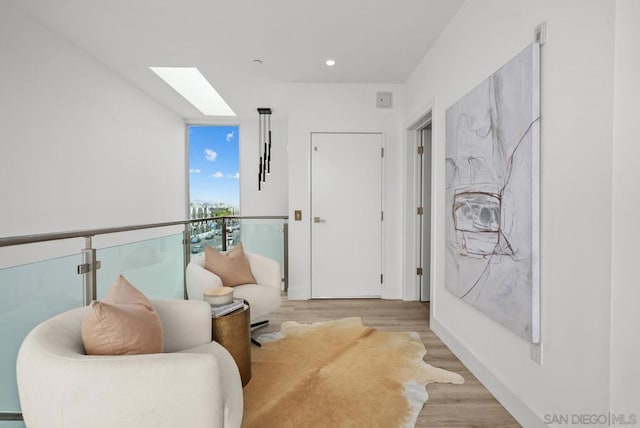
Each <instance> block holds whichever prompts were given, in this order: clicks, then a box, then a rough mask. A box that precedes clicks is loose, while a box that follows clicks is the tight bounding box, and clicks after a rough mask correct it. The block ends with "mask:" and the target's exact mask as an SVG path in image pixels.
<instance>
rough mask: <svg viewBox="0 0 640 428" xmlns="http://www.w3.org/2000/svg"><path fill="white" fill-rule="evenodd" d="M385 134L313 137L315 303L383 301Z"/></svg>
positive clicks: (312, 251)
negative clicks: (339, 299) (343, 299)
mask: <svg viewBox="0 0 640 428" xmlns="http://www.w3.org/2000/svg"><path fill="white" fill-rule="evenodd" d="M381 152H382V134H373V133H372V134H355V133H345V134H337V133H312V134H311V297H313V298H332V297H333V298H336V297H380V296H381V290H382V284H381V283H382V153H381Z"/></svg>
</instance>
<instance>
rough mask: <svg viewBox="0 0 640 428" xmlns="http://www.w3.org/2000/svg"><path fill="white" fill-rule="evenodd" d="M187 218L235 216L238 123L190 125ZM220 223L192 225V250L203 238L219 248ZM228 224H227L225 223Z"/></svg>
mask: <svg viewBox="0 0 640 428" xmlns="http://www.w3.org/2000/svg"><path fill="white" fill-rule="evenodd" d="M188 135H189V217H190V218H192V219H198V218H205V217H220V216H231V215H238V212H239V208H240V172H239V171H240V167H239V158H240V150H239V149H240V147H239V141H240V140H239V138H238V127H237V126H204V125H190V126H189V128H188ZM221 226H222V225H221V224H216V222H211V223H208V224H207V223H204V222H203V223H200V224H195V225H194V227H193V231H192V238H191V243H192V252H200V251H202V250H203V249H204V247H203V244H204V242H202V241H210V242H206V243H207V244H208V245H211V246H212V247H220V243H221V242H218V241H221V240H222V237H221V236H220V228H221ZM228 226H229V224H228Z"/></svg>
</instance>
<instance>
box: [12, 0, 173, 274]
mask: <svg viewBox="0 0 640 428" xmlns="http://www.w3.org/2000/svg"><path fill="white" fill-rule="evenodd" d="M0 58H2V67H0V195H1V201H2V202H1V208H0V236H15V235H22V234H32V233H44V232H56V231H65V230H76V229H85V228H95V227H108V226H118V225H131V224H138V223H150V222H160V221H168V220H175V219H180V218H184V214H185V203H186V202H185V167H184V165H185V159H184V141H185V126H184V122H183V120H182V119H181V118H179V117H178V116H176V115H175V114H173V113H171V112H169V111H168V110H167V109H165V108H164V107H162V106H160V105H159V104H158V103H157V102H155V101H153V100H152V99H151V98H149V97H148V96H147V95H145V94H144V93H142V92H141V91H140V90H138V89H137V88H135V87H134V86H132V85H130V84H129V83H128V82H126V81H124V80H122V79H121V78H119V77H118V76H116V75H115V74H114V73H112V72H111V71H110V70H108V69H107V68H106V67H104V66H103V65H102V64H100V63H98V62H97V61H95V60H94V59H93V58H92V57H90V56H89V55H87V54H85V53H84V52H83V51H81V50H80V49H79V48H77V47H76V46H74V45H72V44H70V43H69V42H67V41H66V40H64V39H62V38H61V37H58V35H56V34H55V33H53V32H51V31H50V30H48V29H47V28H45V27H44V26H42V25H40V24H39V23H38V22H36V21H35V20H33V19H32V18H31V17H29V16H27V15H26V14H25V13H24V12H22V11H20V10H19V9H17V8H16V7H15V6H13V5H11V4H10V3H8V2H0ZM158 233H159V234H166V233H167V232H166V231H164V232H158ZM135 236H140V234H137V235H136V234H131V235H128V236H127V238H124V239H125V240H131V239H133V237H135ZM108 241H109V240H108V239H107V240H104V239H103V242H108ZM83 244H84V242H83V241H81V240H74V242H72V243H69V242H66V243H61V242H56V243H52V244H41V245H38V246H30V247H20V248H11V249H3V250H2V252H1V253H0V260H2V261H1V263H2V265H3V266H8V265H12V264H17V263H23V262H25V261H29V260H34V259H39V258H48V257H54V256H57V255H60V254H65V253H69V252H77V251H78V250H79V249H80V247H81V246H82V245H83Z"/></svg>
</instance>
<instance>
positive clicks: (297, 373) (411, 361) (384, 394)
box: [242, 318, 464, 428]
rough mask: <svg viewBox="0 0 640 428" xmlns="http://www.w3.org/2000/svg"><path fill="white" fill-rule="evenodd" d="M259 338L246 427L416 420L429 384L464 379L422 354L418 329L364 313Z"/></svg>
mask: <svg viewBox="0 0 640 428" xmlns="http://www.w3.org/2000/svg"><path fill="white" fill-rule="evenodd" d="M260 340H261V342H262V344H263V345H262V348H258V347H252V349H251V353H252V358H251V359H252V373H253V374H252V378H251V381H250V382H249V384H248V385H247V386H246V387H245V388H244V419H243V423H242V425H243V427H277V428H281V427H295V428H300V427H332V428H335V427H357V428H362V427H385V428H390V427H413V426H414V425H415V421H416V419H417V416H418V413H419V412H420V409H422V406H423V405H424V403H425V402H426V401H427V391H426V389H425V386H426V385H427V384H429V383H433V382H449V383H456V384H461V383H463V382H464V380H463V379H462V377H461V376H460V375H458V374H456V373H452V372H449V371H446V370H442V369H439V368H436V367H432V366H430V365H429V364H426V363H425V362H424V361H423V357H424V355H425V354H426V350H425V348H424V345H423V344H422V341H421V340H420V336H419V335H418V334H417V333H415V332H388V331H380V330H375V329H373V328H371V327H367V326H364V325H362V321H361V320H360V318H345V319H341V320H336V321H329V322H322V323H315V324H311V325H309V324H298V323H295V322H291V321H289V322H285V323H283V324H282V327H281V331H280V332H279V333H272V334H269V335H263V336H261V337H260Z"/></svg>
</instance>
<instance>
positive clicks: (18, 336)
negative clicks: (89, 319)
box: [0, 254, 83, 428]
mask: <svg viewBox="0 0 640 428" xmlns="http://www.w3.org/2000/svg"><path fill="white" fill-rule="evenodd" d="M81 263H82V257H81V256H80V255H79V254H75V255H72V256H66V257H61V258H57V259H51V260H45V261H42V262H37V263H30V264H27V265H22V266H14V267H10V268H6V269H0V295H1V296H2V299H0V343H2V347H1V348H0V379H3V381H2V382H1V383H0V412H20V402H19V400H18V390H17V386H16V357H17V355H18V350H19V349H20V345H21V344H22V341H23V340H24V338H25V337H26V335H27V334H28V333H29V332H30V331H31V330H32V329H33V328H34V327H35V326H36V325H38V324H40V323H41V322H43V321H45V320H47V319H49V318H51V317H53V316H54V315H57V314H59V313H62V312H64V311H67V310H69V309H72V308H76V307H79V306H82V290H83V288H82V276H81V275H78V274H77V266H78V265H79V264H81ZM0 424H3V425H0V426H3V427H4V426H6V427H11V428H13V427H19V426H24V425H20V424H21V422H9V421H3V422H0Z"/></svg>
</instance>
